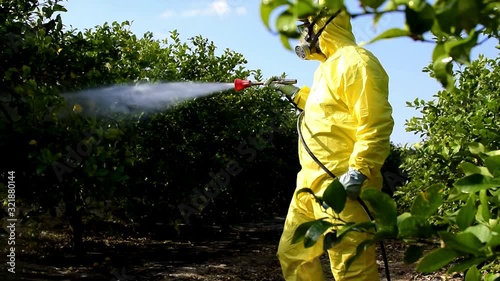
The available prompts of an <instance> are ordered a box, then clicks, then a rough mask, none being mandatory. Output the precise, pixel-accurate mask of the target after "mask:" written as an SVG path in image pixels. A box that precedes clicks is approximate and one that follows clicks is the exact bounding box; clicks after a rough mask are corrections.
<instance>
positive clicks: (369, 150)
mask: <svg viewBox="0 0 500 281" xmlns="http://www.w3.org/2000/svg"><path fill="white" fill-rule="evenodd" d="M355 73H356V74H355V78H354V79H353V80H351V82H352V84H350V85H348V87H347V89H346V92H345V94H346V100H347V103H348V104H347V105H348V107H349V110H350V112H351V114H352V116H353V119H354V122H355V123H356V124H355V136H354V137H355V143H354V149H353V152H352V154H351V156H350V158H349V167H351V168H354V169H357V170H358V171H360V172H361V173H362V174H364V175H365V176H367V177H368V178H372V177H373V176H374V175H376V174H378V173H379V172H380V169H381V168H382V165H383V164H384V161H385V159H386V158H387V156H388V155H389V153H390V135H391V133H392V130H393V126H394V120H393V118H392V107H391V105H390V103H389V100H388V80H389V78H388V77H387V74H386V73H385V71H384V70H383V68H382V67H381V66H380V65H379V64H378V63H370V64H369V65H368V66H365V67H362V68H358V69H356V71H355Z"/></svg>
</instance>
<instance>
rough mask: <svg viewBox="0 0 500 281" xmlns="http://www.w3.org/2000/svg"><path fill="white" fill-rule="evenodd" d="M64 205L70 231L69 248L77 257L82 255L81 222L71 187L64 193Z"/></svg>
mask: <svg viewBox="0 0 500 281" xmlns="http://www.w3.org/2000/svg"><path fill="white" fill-rule="evenodd" d="M64 201H65V202H64V203H65V205H66V210H65V211H66V218H67V219H68V222H69V228H70V230H71V247H72V249H73V252H74V253H75V254H77V255H80V254H82V253H83V222H82V215H81V213H80V212H79V211H78V209H77V200H76V192H75V189H74V188H73V187H70V188H68V190H66V192H64Z"/></svg>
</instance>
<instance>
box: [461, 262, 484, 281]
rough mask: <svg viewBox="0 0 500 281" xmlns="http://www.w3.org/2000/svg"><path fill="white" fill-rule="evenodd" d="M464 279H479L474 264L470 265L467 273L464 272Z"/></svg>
mask: <svg viewBox="0 0 500 281" xmlns="http://www.w3.org/2000/svg"><path fill="white" fill-rule="evenodd" d="M465 281H481V273H480V272H479V270H478V269H477V267H476V266H475V265H474V266H471V267H470V268H469V270H467V274H465Z"/></svg>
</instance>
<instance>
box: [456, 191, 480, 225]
mask: <svg viewBox="0 0 500 281" xmlns="http://www.w3.org/2000/svg"><path fill="white" fill-rule="evenodd" d="M474 197H475V196H470V197H469V199H468V200H467V203H465V205H464V206H463V207H462V208H460V210H458V214H457V217H456V222H457V225H458V227H459V228H460V230H465V229H466V228H467V227H469V226H470V225H471V224H472V223H473V222H474V218H475V217H476V206H475V203H476V202H475V199H474Z"/></svg>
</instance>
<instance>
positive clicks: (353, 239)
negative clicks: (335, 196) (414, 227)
mask: <svg viewBox="0 0 500 281" xmlns="http://www.w3.org/2000/svg"><path fill="white" fill-rule="evenodd" d="M340 217H341V219H343V220H344V221H347V222H362V221H367V220H369V218H368V215H367V214H366V212H365V210H364V209H363V207H362V206H361V204H360V203H359V202H358V201H353V200H349V199H347V202H346V206H345V208H344V210H343V211H342V213H340ZM369 238H370V236H369V234H365V233H360V232H350V233H348V234H347V236H346V237H344V238H343V239H342V242H341V243H339V244H338V245H335V246H334V247H333V248H330V249H329V250H328V256H329V257H330V267H331V270H332V273H333V276H334V277H335V280H336V281H379V280H380V277H379V274H378V266H377V263H376V253H375V246H370V247H369V248H368V249H366V250H365V252H364V253H363V254H362V255H361V256H359V257H358V258H357V259H356V260H355V261H354V262H353V263H352V264H351V266H350V267H349V270H348V271H346V270H345V265H346V261H347V259H349V258H350V257H351V256H353V255H354V254H356V247H357V246H358V245H359V244H360V243H361V242H362V241H364V240H366V239H369Z"/></svg>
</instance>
